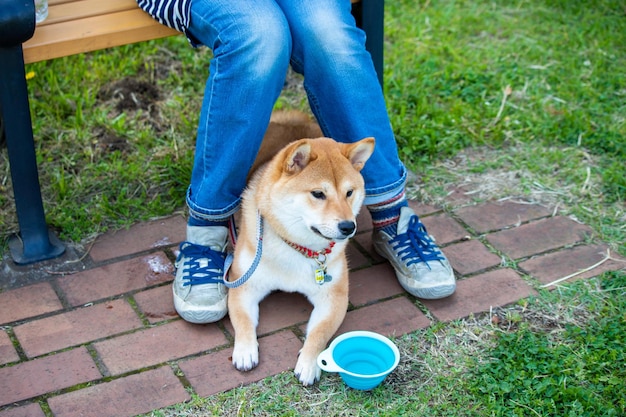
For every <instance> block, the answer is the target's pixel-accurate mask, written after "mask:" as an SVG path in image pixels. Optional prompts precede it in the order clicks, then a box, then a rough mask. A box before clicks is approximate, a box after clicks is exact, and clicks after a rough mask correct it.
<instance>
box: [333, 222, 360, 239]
mask: <svg viewBox="0 0 626 417" xmlns="http://www.w3.org/2000/svg"><path fill="white" fill-rule="evenodd" d="M337 227H339V231H340V232H341V233H342V234H343V235H344V236H350V235H351V234H352V233H354V231H355V230H356V224H355V223H354V222H351V221H348V220H344V221H342V222H339V225H337Z"/></svg>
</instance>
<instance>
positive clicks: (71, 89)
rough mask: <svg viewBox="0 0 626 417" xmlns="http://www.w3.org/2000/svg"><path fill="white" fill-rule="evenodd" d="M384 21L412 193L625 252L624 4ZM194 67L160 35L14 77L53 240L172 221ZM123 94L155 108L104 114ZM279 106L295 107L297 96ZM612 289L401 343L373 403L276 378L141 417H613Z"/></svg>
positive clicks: (617, 376) (178, 42) (501, 312)
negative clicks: (553, 223) (557, 221)
mask: <svg viewBox="0 0 626 417" xmlns="http://www.w3.org/2000/svg"><path fill="white" fill-rule="evenodd" d="M385 18H386V26H385V33H386V46H385V74H384V76H385V86H384V88H385V96H386V98H387V103H388V108H389V114H390V117H391V121H392V124H393V127H394V130H395V132H396V136H397V140H398V144H399V149H400V154H401V157H402V159H403V160H404V161H405V162H406V163H407V165H408V166H409V167H410V168H411V169H412V170H413V171H414V172H415V173H416V174H417V177H418V183H419V187H411V193H412V195H413V196H415V197H417V198H419V199H421V200H423V201H426V202H430V203H445V195H446V194H447V193H448V192H449V190H450V187H454V186H455V185H459V184H465V183H469V184H472V186H473V187H474V188H475V191H476V192H475V194H473V198H474V199H475V200H476V201H485V200H489V199H502V198H523V199H525V200H529V201H534V202H536V203H538V204H545V205H546V206H548V207H551V208H554V210H555V212H558V213H560V214H562V215H567V216H571V217H574V218H577V219H579V220H580V221H582V222H584V223H585V224H587V225H589V226H590V227H592V229H593V230H594V231H595V233H596V237H597V238H598V239H600V240H602V241H604V242H606V243H608V245H609V247H610V248H611V250H612V251H613V252H614V253H615V252H617V253H620V254H622V255H626V245H625V242H626V236H625V234H626V228H625V227H624V224H626V210H625V208H624V207H625V206H624V202H625V200H626V164H624V161H625V160H626V78H625V77H624V68H626V47H625V45H626V7H625V5H624V2H623V1H617V0H588V1H585V2H578V1H569V0H518V1H504V0H495V1H494V0H473V1H469V0H467V1H462V0H458V1H453V0H451V1H442V0H439V1H438V0H421V1H415V0H387V1H386V16H385ZM209 58H210V52H209V51H208V50H206V49H201V50H193V49H192V48H190V47H189V46H188V45H187V43H186V41H185V40H184V39H183V38H182V37H178V38H169V39H165V40H160V41H154V42H147V43H142V44H138V45H132V46H127V47H121V48H114V49H111V50H107V51H99V52H97V53H92V54H87V55H84V56H74V57H68V58H62V59H57V60H54V61H48V62H42V63H37V64H33V65H29V66H28V67H27V71H33V72H34V73H35V77H34V78H32V79H30V80H29V89H30V94H31V107H32V113H33V121H34V130H35V136H36V143H37V155H38V162H39V167H40V176H41V179H42V184H43V196H44V204H45V207H46V211H47V217H48V222H49V224H51V225H52V226H53V227H54V228H55V229H56V230H57V231H58V232H59V234H60V235H61V237H62V238H63V239H66V240H70V241H74V242H83V241H85V240H88V239H90V238H92V237H93V236H94V235H95V234H98V233H101V232H103V231H106V230H108V229H117V228H121V227H126V226H128V225H130V224H132V223H135V222H137V221H140V220H146V219H150V218H154V217H158V216H163V215H168V214H171V213H173V212H176V211H184V195H185V191H186V187H187V184H188V181H189V176H190V170H191V164H192V157H193V148H194V138H195V129H196V123H197V118H198V111H199V108H200V102H201V99H202V94H203V88H204V80H205V78H206V71H207V63H208V60H209ZM129 80H130V81H133V82H140V83H142V84H141V85H143V86H150V87H156V91H157V92H158V94H159V97H158V100H157V101H156V102H154V103H152V104H151V105H140V106H135V107H134V108H132V106H131V108H125V109H120V108H118V105H119V103H120V102H121V100H120V99H121V97H122V96H124V97H126V98H128V95H129V94H128V92H126V91H124V90H122V89H120V84H119V83H120V82H121V81H129ZM142 97H143V96H139V99H140V100H139V101H140V102H142V100H141V99H142ZM136 98H137V97H136ZM147 101H148V102H149V100H147ZM144 102H145V101H144ZM277 107H300V108H305V107H306V100H305V99H304V97H303V95H302V90H301V88H299V87H297V86H290V87H289V88H287V89H286V91H285V92H284V94H283V96H282V97H281V98H280V99H279V102H278V103H277ZM7 160H8V158H7V156H6V150H5V149H2V150H0V161H2V162H1V164H2V165H0V173H1V174H2V180H1V181H0V191H1V192H0V233H1V237H2V240H3V241H4V240H5V239H4V238H6V237H7V236H8V234H9V233H10V232H14V231H16V230H17V225H16V219H15V213H14V212H13V201H12V198H11V193H10V190H11V186H10V179H9V175H8V161H7ZM625 288H626V276H625V274H624V272H623V271H622V272H616V273H606V274H604V275H603V276H602V277H601V278H599V279H593V280H588V281H584V282H576V283H574V284H571V285H567V286H563V287H558V288H557V289H556V290H554V291H552V292H548V291H545V290H540V291H539V295H538V296H536V297H533V298H531V299H527V300H522V301H520V302H519V303H517V304H515V305H512V306H509V307H507V308H502V309H496V310H495V311H494V312H493V315H492V316H490V315H488V314H485V315H480V316H476V317H468V318H466V319H463V320H458V321H454V322H451V323H436V324H435V325H433V326H431V327H430V328H428V329H425V330H422V331H418V332H415V333H411V334H409V335H406V336H403V337H401V338H399V339H397V342H398V345H399V346H400V348H401V353H402V357H403V361H402V362H401V364H400V367H399V368H398V369H397V370H396V371H395V372H394V373H393V374H392V375H391V376H390V378H389V379H388V380H387V382H386V383H385V384H384V385H383V386H381V387H379V388H377V389H376V390H374V391H373V392H371V393H362V392H358V391H353V390H349V389H346V388H345V387H344V386H343V385H342V384H341V383H340V382H339V379H338V377H337V376H336V375H325V376H324V377H323V379H322V381H321V382H320V384H318V385H316V386H315V387H312V388H303V387H301V386H300V385H299V384H297V382H296V380H295V379H294V377H293V375H291V373H285V374H281V375H278V376H276V377H272V378H268V379H266V380H264V381H261V382H259V383H257V384H252V385H250V386H247V387H242V388H238V389H235V390H232V391H229V392H227V393H222V394H219V395H215V396H211V397H209V398H200V397H197V396H194V398H193V400H192V401H191V403H189V404H179V405H177V406H175V407H172V408H168V409H164V410H159V411H155V412H154V413H152V414H151V415H153V416H174V415H176V416H192V415H193V416H209V415H217V414H223V415H305V414H306V415H312V416H323V415H324V416H325V415H389V416H391V415H394V416H395V415H423V416H440V415H454V416H536V415H542V416H570V415H571V416H585V415H589V416H604V415H607V416H609V415H616V416H619V415H626V398H625V393H626V386H624V384H625V383H624V381H626V375H625V374H624V369H626V366H625V365H626V363H625V362H626V361H625V360H624V353H623V347H622V346H623V343H624V340H625V339H626V304H625V301H624V300H625V299H626V297H625V295H626V294H625V291H626V290H625ZM494 317H495V318H494Z"/></svg>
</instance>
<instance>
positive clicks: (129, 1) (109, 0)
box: [37, 0, 137, 29]
mask: <svg viewBox="0 0 626 417" xmlns="http://www.w3.org/2000/svg"><path fill="white" fill-rule="evenodd" d="M136 8H137V3H136V2H135V0H105V1H102V0H101V1H93V0H78V1H77V0H65V1H54V0H50V1H49V5H48V17H47V18H46V20H44V21H43V22H41V23H38V24H37V29H39V28H40V27H44V26H47V25H52V24H56V23H61V22H67V21H71V20H80V19H84V18H86V17H92V16H99V15H106V14H109V13H116V12H123V11H125V10H134V9H136Z"/></svg>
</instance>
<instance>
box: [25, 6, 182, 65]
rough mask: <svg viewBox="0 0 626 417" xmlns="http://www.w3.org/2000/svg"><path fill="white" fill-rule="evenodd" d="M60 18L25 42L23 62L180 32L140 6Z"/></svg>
mask: <svg viewBox="0 0 626 417" xmlns="http://www.w3.org/2000/svg"><path fill="white" fill-rule="evenodd" d="M70 23H73V22H61V23H57V24H49V25H43V26H40V27H38V28H37V29H36V30H35V34H34V35H33V37H32V38H31V39H29V40H28V41H27V42H26V43H24V45H23V48H24V62H25V63H31V62H37V61H44V60H47V59H53V58H60V57H63V56H68V55H74V54H78V53H81V52H90V51H95V50H98V49H104V48H110V47H113V46H120V45H127V44H129V43H135V42H142V41H147V40H151V39H158V38H164V37H167V36H172V35H176V34H179V32H177V31H175V30H174V29H171V28H168V27H166V26H163V25H161V24H160V23H158V22H157V21H156V20H154V19H153V18H152V17H150V16H149V15H148V14H147V13H145V12H144V11H143V10H141V9H139V8H138V7H135V8H134V9H133V10H128V11H123V12H118V13H111V14H107V15H101V16H93V17H87V18H84V19H81V20H80V24H70Z"/></svg>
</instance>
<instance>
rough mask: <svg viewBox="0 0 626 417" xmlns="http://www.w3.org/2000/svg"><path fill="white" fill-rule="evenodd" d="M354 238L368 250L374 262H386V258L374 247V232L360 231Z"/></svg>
mask: <svg viewBox="0 0 626 417" xmlns="http://www.w3.org/2000/svg"><path fill="white" fill-rule="evenodd" d="M354 240H355V241H356V242H357V243H358V244H359V245H360V246H361V247H362V248H363V249H364V250H365V251H366V252H367V254H368V255H369V256H370V257H371V258H372V261H373V263H375V264H378V263H381V262H386V260H385V258H383V257H382V256H380V255H379V254H378V252H376V250H375V249H374V244H373V243H372V232H366V233H360V234H357V235H356V236H355V237H354Z"/></svg>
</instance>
